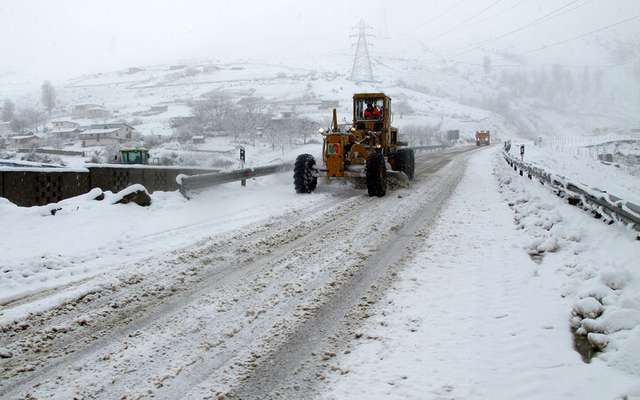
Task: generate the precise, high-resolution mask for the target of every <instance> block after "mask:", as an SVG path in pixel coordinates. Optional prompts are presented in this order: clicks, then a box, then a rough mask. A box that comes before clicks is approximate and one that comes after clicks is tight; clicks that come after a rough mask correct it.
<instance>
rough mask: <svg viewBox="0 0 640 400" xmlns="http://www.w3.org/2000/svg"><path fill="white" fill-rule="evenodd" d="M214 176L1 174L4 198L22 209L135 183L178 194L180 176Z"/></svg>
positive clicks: (115, 171)
mask: <svg viewBox="0 0 640 400" xmlns="http://www.w3.org/2000/svg"><path fill="white" fill-rule="evenodd" d="M211 172H215V170H204V169H202V170H200V169H179V168H177V169H176V168H163V167H146V168H127V167H119V166H104V167H102V166H96V167H90V168H89V171H88V172H74V171H60V172H49V171H47V172H40V171H33V170H28V171H25V170H20V169H19V168H16V169H15V170H9V171H0V197H4V198H6V199H8V200H9V201H11V202H13V203H14V204H17V205H18V206H22V207H31V206H42V205H46V204H50V203H56V202H58V201H60V200H64V199H67V198H69V197H74V196H78V195H81V194H83V193H87V192H88V191H89V190H91V189H93V188H100V189H102V190H104V191H112V192H118V191H120V190H122V189H124V188H126V187H128V186H130V185H133V184H135V183H139V184H141V185H143V186H144V187H145V188H147V190H148V191H149V192H155V191H158V190H160V191H174V190H177V189H178V184H177V183H176V177H177V176H178V175H180V174H185V175H195V174H203V173H211Z"/></svg>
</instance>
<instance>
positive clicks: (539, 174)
mask: <svg viewBox="0 0 640 400" xmlns="http://www.w3.org/2000/svg"><path fill="white" fill-rule="evenodd" d="M503 154H504V159H505V161H506V162H507V164H509V166H511V168H513V169H514V170H515V171H519V173H520V176H524V175H525V174H526V175H527V177H528V178H529V179H533V177H536V178H537V179H538V181H540V183H542V184H547V185H549V186H550V187H551V188H552V189H553V191H554V192H555V193H556V195H558V196H559V197H561V198H566V199H567V201H568V203H569V204H571V205H573V206H576V207H580V208H582V209H583V210H585V211H589V212H590V213H591V214H592V215H593V216H594V217H595V218H597V219H602V218H603V217H604V216H607V217H608V218H607V219H605V221H607V222H608V223H610V224H611V223H614V222H617V223H621V224H624V225H626V226H629V227H631V228H632V229H634V230H636V231H638V232H640V206H639V205H637V204H634V203H631V202H630V201H626V200H624V199H622V198H620V197H618V196H615V195H613V194H610V193H607V192H603V191H601V190H598V189H594V188H590V187H587V186H585V185H582V184H579V183H573V182H570V181H569V180H568V179H567V178H565V177H563V176H560V175H555V174H552V173H550V172H548V171H545V170H544V169H542V168H540V167H536V166H534V165H531V164H528V163H526V162H524V161H521V160H518V159H516V158H514V157H512V156H511V155H509V154H508V153H506V152H505V153H503ZM638 239H640V235H639V236H638Z"/></svg>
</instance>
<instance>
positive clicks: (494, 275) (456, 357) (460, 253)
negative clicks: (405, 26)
mask: <svg viewBox="0 0 640 400" xmlns="http://www.w3.org/2000/svg"><path fill="white" fill-rule="evenodd" d="M497 156H498V154H497V153H496V152H493V151H491V150H489V149H487V150H483V151H479V152H476V153H474V155H473V156H472V158H471V159H470V160H469V165H468V167H467V170H466V172H465V176H464V177H463V179H462V181H461V182H460V184H459V186H458V188H457V189H456V191H455V192H454V195H453V196H452V197H451V199H450V201H449V202H448V204H447V205H446V206H445V209H444V210H443V211H442V213H441V215H440V217H439V218H438V219H437V222H436V223H435V225H434V226H432V227H429V228H428V232H427V235H425V236H427V237H426V238H425V247H424V248H423V249H422V251H421V252H420V253H419V254H418V256H417V257H416V258H415V259H414V260H411V261H409V263H408V265H407V266H406V268H403V269H399V270H398V280H397V282H395V283H394V284H393V287H392V288H390V290H389V291H388V292H387V295H386V296H385V297H384V298H383V299H382V300H381V301H380V302H378V303H377V304H376V306H374V307H373V308H374V309H373V310H371V312H370V313H369V314H370V315H371V317H370V318H369V319H368V320H367V321H366V322H365V323H364V326H363V327H361V328H360V331H359V332H358V333H356V335H355V338H356V344H355V346H354V347H353V348H348V349H346V351H344V354H340V355H338V356H337V357H335V358H332V359H331V360H330V361H327V364H328V365H327V368H328V370H329V372H328V373H327V379H326V381H328V387H327V388H326V390H324V391H323V396H322V398H324V399H327V400H329V399H330V400H334V399H335V400H337V399H340V400H344V399H364V398H366V399H416V400H417V399H420V400H422V399H454V398H455V399H468V400H471V399H478V400H480V399H492V400H502V399H504V400H507V399H520V400H531V399H545V400H546V399H613V398H616V399H622V398H629V396H631V395H636V394H638V395H640V387H638V388H636V387H635V386H634V385H637V383H638V381H639V379H638V378H639V376H640V374H628V373H625V372H622V371H619V370H617V369H615V368H611V367H609V366H608V365H607V364H606V363H604V362H600V361H599V360H598V359H596V360H594V362H592V363H591V364H586V363H584V362H583V361H582V360H581V358H580V355H579V354H578V353H577V352H576V351H575V350H574V349H573V348H572V339H573V335H572V334H571V331H570V329H569V323H568V319H569V314H570V312H571V306H572V301H571V300H569V298H568V297H563V296H562V295H563V294H564V293H565V292H566V290H567V288H565V284H567V285H569V286H568V287H573V286H571V284H572V282H573V281H574V280H575V278H576V277H572V276H569V275H567V274H565V273H563V272H564V271H565V270H564V269H560V273H558V271H556V270H554V269H553V268H551V266H550V264H551V263H552V262H555V260H554V257H564V256H567V257H568V258H570V256H571V254H569V250H568V248H569V247H570V246H573V243H577V245H583V244H584V245H585V246H584V247H580V250H581V251H583V252H585V253H587V252H589V255H593V254H594V253H593V252H592V251H591V249H590V247H589V246H591V245H592V243H591V242H589V243H585V242H586V240H587V237H586V236H587V235H586V234H582V233H581V234H580V236H576V238H572V237H571V235H570V230H569V227H568V225H567V224H568V222H567V221H569V222H571V221H572V218H570V217H571V215H570V214H567V213H566V212H565V211H566V210H564V209H562V208H561V207H556V206H555V203H554V201H557V200H556V199H555V198H554V197H553V194H550V193H546V192H543V193H542V194H537V193H525V192H524V189H522V188H519V187H518V188H519V189H520V190H519V191H518V192H517V193H515V190H512V188H513V187H515V186H517V185H518V183H517V182H510V181H509V180H510V177H509V176H508V174H512V171H510V170H505V171H503V170H502V168H503V166H504V168H505V169H506V164H504V161H501V160H499V161H501V164H502V165H500V166H497V167H496V170H498V172H499V173H500V175H501V176H500V180H501V185H502V187H503V191H504V193H503V194H504V195H505V196H507V195H513V198H514V199H516V198H517V200H514V205H513V207H518V208H520V207H524V206H529V208H530V210H529V212H526V213H524V212H523V213H521V215H520V219H521V221H522V222H521V224H522V226H521V229H517V228H516V227H515V226H514V224H513V213H512V211H511V210H510V209H509V207H508V206H507V205H506V204H505V202H504V199H503V195H502V194H500V193H499V192H498V191H497V190H496V188H497V185H498V182H497V179H496V177H495V176H494V175H493V174H491V171H492V166H493V164H492V162H493V161H496V159H497ZM514 179H515V178H514ZM525 179H526V178H524V179H521V180H520V181H524V180H525ZM527 181H528V180H527ZM507 182H509V183H507ZM515 194H517V196H515ZM543 195H544V196H546V197H543ZM540 199H544V201H541V200H540ZM510 201H511V200H510ZM516 202H517V203H518V205H515V203H516ZM534 203H535V204H537V205H539V207H536V206H534V205H533V204H534ZM570 211H571V212H574V213H575V212H577V211H576V210H574V209H573V208H570ZM576 218H577V217H576ZM580 218H583V219H585V220H587V222H589V223H592V224H595V225H596V226H597V227H599V228H602V229H605V230H607V229H609V228H608V227H604V226H601V225H599V224H598V223H597V222H594V221H592V220H590V219H589V218H584V217H583V216H582V215H581V216H580ZM573 219H575V218H573ZM594 229H595V228H594ZM534 230H535V231H536V232H537V234H538V235H539V237H537V238H536V242H539V243H537V244H536V245H535V246H533V245H532V244H531V243H530V242H531V240H532V237H531V235H530V231H534ZM578 238H580V241H578V242H574V241H573V240H574V239H578ZM589 239H591V238H590V237H589ZM546 240H550V241H554V243H555V245H554V246H542V247H540V244H542V243H543V242H544V241H546ZM523 247H524V248H525V249H526V250H527V251H528V250H529V249H531V248H534V249H536V254H538V250H545V252H544V253H541V254H543V255H544V257H543V258H541V259H539V260H535V258H534V260H533V261H532V260H531V258H530V257H529V256H528V255H527V252H525V251H523ZM539 247H540V248H539ZM550 248H555V249H554V252H550V251H547V250H548V249H550ZM620 250H625V249H622V248H620ZM626 254H629V253H626ZM630 256H631V255H630ZM596 259H597V258H596ZM580 282H582V280H581V281H580ZM574 286H575V285H574ZM575 290H577V287H575ZM574 299H576V300H577V297H574ZM587 301H588V300H587ZM587 301H585V302H584V303H582V304H581V306H582V307H583V311H585V312H591V313H594V315H595V313H597V307H596V306H595V304H593V303H591V304H588V303H587ZM600 304H602V303H600ZM603 307H604V306H603ZM616 342H618V343H621V341H619V340H617V339H616ZM607 351H609V349H608V350H607ZM629 354H630V355H631V356H630V357H631V358H633V357H635V355H637V353H635V354H634V353H629ZM625 396H627V397H625Z"/></svg>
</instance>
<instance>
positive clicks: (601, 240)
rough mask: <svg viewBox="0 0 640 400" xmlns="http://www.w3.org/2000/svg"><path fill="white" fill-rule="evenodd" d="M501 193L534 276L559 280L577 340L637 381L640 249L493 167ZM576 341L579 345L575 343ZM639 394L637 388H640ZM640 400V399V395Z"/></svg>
mask: <svg viewBox="0 0 640 400" xmlns="http://www.w3.org/2000/svg"><path fill="white" fill-rule="evenodd" d="M496 163H498V164H501V165H495V166H494V168H495V173H496V175H497V176H498V178H499V186H500V191H501V192H502V194H503V196H504V198H505V200H506V201H508V202H509V205H510V206H511V208H512V209H513V211H514V213H515V216H514V220H515V223H516V225H517V227H518V228H519V229H521V230H523V231H524V232H525V233H526V234H527V236H528V237H529V241H528V243H527V244H526V246H525V249H526V251H527V252H528V253H529V254H530V256H531V257H532V258H533V259H535V260H537V261H538V262H539V263H540V265H539V270H543V269H544V270H547V269H550V270H554V271H556V273H557V274H558V275H559V276H561V278H560V279H559V282H561V283H562V286H561V295H562V297H564V298H566V299H568V300H569V301H570V302H571V303H572V308H571V311H570V312H569V311H568V312H567V314H568V318H570V326H571V327H572V329H574V330H575V333H576V335H578V336H582V337H584V338H586V339H587V341H588V343H589V345H591V347H593V349H594V350H596V351H603V352H602V353H600V354H598V355H597V358H596V360H597V361H598V362H604V363H606V364H607V365H609V366H613V367H617V368H618V369H620V370H622V371H624V372H627V373H629V374H632V375H635V376H638V377H640V357H638V354H640V269H639V268H638V264H637V259H638V256H640V242H638V241H636V240H634V233H633V232H630V231H629V230H627V229H625V228H624V227H621V226H605V225H604V224H602V223H601V222H599V221H597V220H593V219H590V218H588V216H586V215H584V213H581V212H580V211H579V210H577V209H575V208H573V207H570V206H569V205H568V204H566V203H564V202H563V201H562V200H560V199H558V198H555V197H554V196H553V195H552V194H551V192H549V191H547V190H545V189H544V188H543V187H541V186H540V185H538V184H536V183H534V182H532V181H530V180H528V179H526V177H524V178H523V177H520V176H519V175H516V173H515V172H514V171H513V170H511V169H509V168H508V166H506V164H504V163H503V162H501V161H498V160H497V161H496ZM579 341H580V338H578V342H579ZM639 389H640V387H639ZM639 395H640V393H639Z"/></svg>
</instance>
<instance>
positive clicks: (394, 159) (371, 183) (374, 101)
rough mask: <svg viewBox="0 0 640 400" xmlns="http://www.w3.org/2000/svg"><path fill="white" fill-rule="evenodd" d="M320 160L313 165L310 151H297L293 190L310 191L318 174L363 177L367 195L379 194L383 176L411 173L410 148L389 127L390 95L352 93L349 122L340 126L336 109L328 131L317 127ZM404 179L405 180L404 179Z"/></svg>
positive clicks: (410, 176)
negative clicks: (304, 152) (319, 137)
mask: <svg viewBox="0 0 640 400" xmlns="http://www.w3.org/2000/svg"><path fill="white" fill-rule="evenodd" d="M320 134H322V136H323V137H324V140H323V144H322V158H323V160H322V161H323V163H322V164H321V165H316V160H315V158H314V157H313V156H312V155H310V154H301V155H299V156H298V158H297V159H296V163H295V166H294V185H295V189H296V192H297V193H311V192H313V191H314V190H315V188H316V187H317V184H318V177H319V176H324V177H327V178H328V179H331V178H356V179H358V178H364V179H366V185H367V191H368V192H369V196H378V197H382V196H384V195H385V194H386V192H387V175H388V174H389V175H391V174H394V173H404V175H405V176H406V178H408V179H409V180H412V179H413V175H414V151H413V149H409V148H406V145H407V144H406V143H403V142H400V141H399V140H398V130H397V129H396V128H393V127H392V126H391V98H389V97H388V96H386V95H385V94H384V93H361V94H356V95H354V96H353V123H352V124H351V125H350V126H346V127H343V129H341V128H340V127H339V126H338V118H337V114H336V110H335V109H334V110H333V123H332V126H331V128H330V129H329V130H324V129H320ZM406 178H405V179H406Z"/></svg>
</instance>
